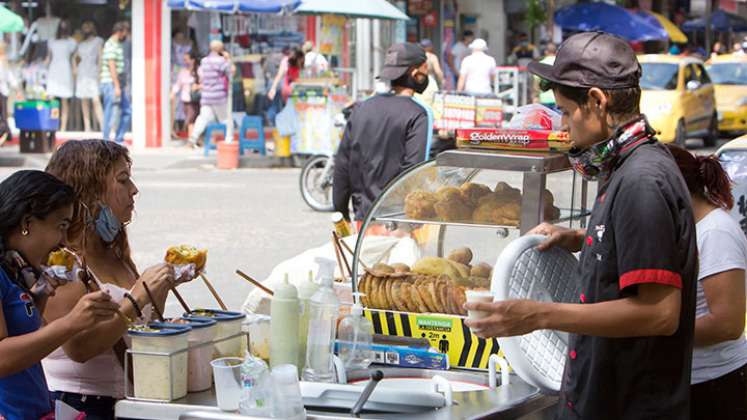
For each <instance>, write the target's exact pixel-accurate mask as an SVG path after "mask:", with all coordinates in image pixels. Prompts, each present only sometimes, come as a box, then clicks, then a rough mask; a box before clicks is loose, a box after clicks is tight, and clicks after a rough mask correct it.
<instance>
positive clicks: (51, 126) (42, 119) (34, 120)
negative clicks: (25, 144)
mask: <svg viewBox="0 0 747 420" xmlns="http://www.w3.org/2000/svg"><path fill="white" fill-rule="evenodd" d="M13 117H14V118H15V121H16V127H17V128H18V129H19V130H21V131H57V130H59V129H60V103H59V101H57V100H52V101H41V100H34V101H23V102H16V105H15V110H14V113H13Z"/></svg>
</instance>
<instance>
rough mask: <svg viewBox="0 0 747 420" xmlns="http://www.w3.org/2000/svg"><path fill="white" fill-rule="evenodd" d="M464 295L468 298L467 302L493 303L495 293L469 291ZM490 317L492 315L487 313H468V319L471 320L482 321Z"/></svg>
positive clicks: (474, 311)
mask: <svg viewBox="0 0 747 420" xmlns="http://www.w3.org/2000/svg"><path fill="white" fill-rule="evenodd" d="M464 294H465V296H466V298H467V302H483V303H491V302H493V293H492V292H491V291H489V290H467V291H466V292H464ZM488 315H490V313H489V312H485V311H476V310H468V311H467V319H471V320H477V319H482V318H485V317H487V316H488Z"/></svg>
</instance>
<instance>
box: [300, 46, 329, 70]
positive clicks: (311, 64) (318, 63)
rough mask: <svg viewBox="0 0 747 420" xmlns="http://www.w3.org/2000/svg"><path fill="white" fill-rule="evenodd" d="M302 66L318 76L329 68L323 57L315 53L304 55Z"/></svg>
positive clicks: (310, 52)
mask: <svg viewBox="0 0 747 420" xmlns="http://www.w3.org/2000/svg"><path fill="white" fill-rule="evenodd" d="M303 66H304V68H307V69H309V70H311V72H312V74H313V75H318V74H319V73H322V72H324V71H327V69H328V68H329V63H327V59H326V58H324V56H323V55H321V54H319V53H318V52H315V51H309V52H307V53H306V55H305V56H304V59H303Z"/></svg>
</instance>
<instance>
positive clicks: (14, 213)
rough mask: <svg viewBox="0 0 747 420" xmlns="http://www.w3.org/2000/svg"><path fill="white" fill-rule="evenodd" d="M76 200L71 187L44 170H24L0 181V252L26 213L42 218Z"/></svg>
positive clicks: (3, 249) (3, 250)
mask: <svg viewBox="0 0 747 420" xmlns="http://www.w3.org/2000/svg"><path fill="white" fill-rule="evenodd" d="M74 202H75V192H74V191H73V188H72V187H70V186H69V185H67V184H65V183H64V182H62V181H61V180H60V179H59V178H57V177H55V176H53V175H50V174H48V173H46V172H42V171H36V170H23V171H18V172H15V173H13V174H12V175H11V176H9V177H8V178H6V179H5V180H4V181H3V182H0V253H3V252H5V243H6V241H5V240H6V239H7V237H8V235H9V234H11V233H12V232H13V231H14V230H15V229H18V228H19V227H20V226H21V224H22V223H23V220H24V219H25V218H26V217H29V216H33V217H35V218H37V219H44V218H46V217H47V216H49V214H50V213H52V212H54V211H57V210H59V209H61V208H63V207H65V206H69V205H71V204H73V203H74Z"/></svg>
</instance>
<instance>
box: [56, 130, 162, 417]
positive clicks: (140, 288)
mask: <svg viewBox="0 0 747 420" xmlns="http://www.w3.org/2000/svg"><path fill="white" fill-rule="evenodd" d="M131 165H132V162H131V160H130V157H129V155H128V152H127V149H126V148H125V147H123V146H120V145H118V144H116V143H114V142H109V141H104V140H82V141H73V142H67V143H65V144H64V145H63V146H61V147H60V148H59V149H58V150H57V151H56V152H55V153H54V154H53V155H52V157H51V159H50V161H49V164H48V166H47V172H49V173H50V174H53V175H55V176H57V177H58V178H60V179H61V180H63V181H64V182H66V183H68V184H69V185H70V186H71V187H72V188H73V189H74V191H75V193H76V194H77V196H78V199H79V200H80V202H81V206H80V209H79V211H76V212H75V214H74V215H73V217H72V223H71V225H70V230H69V233H68V239H67V241H66V243H67V246H68V247H69V248H70V249H72V250H73V251H74V252H75V253H76V254H77V255H78V256H79V257H81V259H82V260H84V261H85V264H86V266H87V270H88V271H89V272H90V274H91V277H92V278H93V279H94V280H95V282H96V283H99V284H101V287H102V288H104V289H105V290H106V291H107V292H108V293H110V294H111V296H112V300H113V301H114V302H116V303H117V304H118V305H119V309H120V310H121V312H122V313H123V314H125V315H126V316H127V317H128V318H130V319H136V318H139V317H142V318H144V320H145V321H148V320H149V316H148V314H149V312H150V311H149V307H150V305H151V303H153V304H155V305H158V307H159V308H163V307H164V303H165V301H166V296H167V294H168V291H169V289H171V288H172V287H174V286H175V285H176V281H175V278H174V272H173V269H172V268H171V266H170V265H168V264H165V263H161V264H156V265H154V266H153V267H150V268H149V269H147V270H145V272H143V274H142V275H140V274H138V270H137V268H136V267H135V264H134V262H133V261H132V258H131V256H130V245H129V242H128V239H127V232H126V230H125V226H126V225H127V224H128V223H129V222H130V221H131V220H132V213H133V211H134V209H135V207H134V204H135V200H134V197H135V195H136V194H137V192H138V189H137V187H136V186H135V184H134V183H133V181H132V178H131V173H130V167H131ZM85 292H86V289H85V287H84V285H83V284H80V283H75V284H69V285H66V286H63V287H60V288H59V289H58V290H57V293H56V295H55V296H54V297H53V298H51V299H50V301H49V303H48V305H47V309H46V311H45V316H46V317H47V319H49V320H55V319H58V318H60V317H62V316H63V315H64V314H66V313H68V312H69V311H70V309H71V308H73V307H74V306H75V304H76V303H77V302H78V301H79V300H80V298H81V297H82V296H84V294H85ZM126 333H127V326H126V325H124V323H123V322H122V321H121V320H119V319H112V320H108V321H104V322H98V323H96V325H94V326H92V327H90V328H87V329H86V330H84V331H82V332H80V333H78V334H76V335H75V336H73V337H72V338H71V339H70V340H68V341H67V342H65V344H63V346H62V348H61V349H58V350H56V351H55V352H53V353H52V354H51V355H50V356H49V357H47V358H46V359H45V360H44V370H45V374H46V376H47V382H48V383H49V389H50V391H52V393H53V396H54V398H55V399H59V400H62V401H63V402H65V403H67V404H68V405H70V406H72V407H74V408H76V409H77V410H81V411H85V412H86V415H87V416H88V417H87V418H89V419H90V418H96V419H110V418H113V417H114V404H115V402H116V400H117V399H121V398H123V397H124V395H125V394H124V370H123V366H124V357H125V351H126V348H127V347H126V344H125V342H124V340H123V337H124V336H125V335H126Z"/></svg>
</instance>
